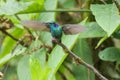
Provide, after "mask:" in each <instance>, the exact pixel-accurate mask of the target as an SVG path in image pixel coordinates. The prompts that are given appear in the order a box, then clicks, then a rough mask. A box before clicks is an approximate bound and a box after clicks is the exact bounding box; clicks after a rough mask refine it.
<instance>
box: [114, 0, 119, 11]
mask: <svg viewBox="0 0 120 80" xmlns="http://www.w3.org/2000/svg"><path fill="white" fill-rule="evenodd" d="M113 2H114V3H115V5H116V7H117V8H118V10H119V13H120V4H119V2H118V1H117V0H113Z"/></svg>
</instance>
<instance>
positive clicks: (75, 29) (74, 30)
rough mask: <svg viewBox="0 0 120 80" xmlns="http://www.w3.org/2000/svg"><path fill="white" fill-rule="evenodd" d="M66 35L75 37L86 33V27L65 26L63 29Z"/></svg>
mask: <svg viewBox="0 0 120 80" xmlns="http://www.w3.org/2000/svg"><path fill="white" fill-rule="evenodd" d="M62 29H63V32H64V34H66V35H69V34H71V35H73V34H78V33H81V32H84V31H85V30H86V28H85V26H81V25H77V24H65V25H63V27H62Z"/></svg>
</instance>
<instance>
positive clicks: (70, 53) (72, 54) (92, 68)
mask: <svg viewBox="0 0 120 80" xmlns="http://www.w3.org/2000/svg"><path fill="white" fill-rule="evenodd" d="M56 43H57V44H58V45H60V46H61V47H62V48H63V50H64V51H65V52H66V53H67V54H68V55H69V56H71V57H72V58H73V59H74V60H75V61H76V63H77V64H82V65H84V66H85V67H87V68H88V69H90V70H91V71H93V72H94V73H95V74H96V75H97V76H98V77H99V78H100V79H101V80H108V79H107V78H105V77H104V76H103V75H102V74H100V73H99V72H98V70H96V69H95V68H94V67H93V66H92V65H90V64H88V63H86V62H85V61H83V60H82V59H81V58H80V57H78V56H77V55H75V54H74V53H73V52H71V51H70V50H69V49H68V48H67V47H66V46H65V45H64V44H63V43H59V42H58V41H56Z"/></svg>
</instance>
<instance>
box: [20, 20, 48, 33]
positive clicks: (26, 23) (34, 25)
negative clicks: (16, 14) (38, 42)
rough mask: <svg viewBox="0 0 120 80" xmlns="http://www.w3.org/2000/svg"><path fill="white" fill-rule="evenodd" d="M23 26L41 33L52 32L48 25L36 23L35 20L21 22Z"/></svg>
mask: <svg viewBox="0 0 120 80" xmlns="http://www.w3.org/2000/svg"><path fill="white" fill-rule="evenodd" d="M21 23H22V25H23V26H25V27H28V28H32V29H34V30H39V31H50V28H49V26H48V25H47V23H44V22H40V21H34V20H26V21H21Z"/></svg>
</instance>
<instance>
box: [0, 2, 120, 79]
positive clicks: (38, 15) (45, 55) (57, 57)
mask: <svg viewBox="0 0 120 80" xmlns="http://www.w3.org/2000/svg"><path fill="white" fill-rule="evenodd" d="M102 1H104V0H101V1H100V0H95V1H94V0H0V20H1V19H2V18H7V19H10V20H11V21H12V23H13V24H14V26H13V27H12V28H11V29H8V30H5V31H7V32H8V33H9V34H10V35H12V36H14V37H15V38H17V39H18V40H21V39H22V38H23V37H25V38H30V37H26V35H27V34H28V31H27V30H26V29H25V28H24V27H23V25H21V23H20V21H21V20H38V21H41V22H53V21H55V22H57V23H59V24H60V25H62V24H65V23H76V24H83V25H84V26H86V28H87V29H86V31H84V32H83V33H80V34H78V35H63V36H62V42H63V43H64V44H65V45H66V46H67V47H68V48H69V49H70V50H72V51H73V52H74V53H75V54H76V55H78V56H79V57H81V58H82V59H83V60H84V61H86V62H87V63H89V64H91V65H93V66H95V67H96V68H97V69H98V70H99V71H100V72H101V73H102V74H103V75H104V76H105V77H107V78H108V79H109V80H116V79H118V80H119V79H120V77H119V76H120V74H119V73H120V65H119V62H120V57H119V56H120V52H119V48H120V46H119V45H120V41H119V39H120V38H119V36H118V35H119V30H120V28H119V27H120V15H119V13H120V11H119V10H118V8H117V7H116V5H115V4H114V3H113V2H112V0H109V1H106V2H102ZM118 1H119V2H120V0H118ZM104 3H106V4H105V5H104ZM119 4H120V3H119ZM59 9H60V10H61V12H56V10H59ZM71 9H72V10H73V12H72V11H71V12H69V10H71ZM49 10H53V12H49ZM62 10H63V12H62ZM65 10H66V11H65ZM74 10H76V12H74ZM77 10H78V11H77ZM80 10H81V11H80ZM82 10H83V11H82ZM86 19H87V20H86ZM81 21H83V23H81ZM1 24H2V23H1V22H0V26H1ZM0 30H1V31H2V29H1V27H0ZM31 33H32V35H33V36H34V37H35V40H31V38H30V40H29V39H28V41H24V40H23V41H24V42H25V43H28V44H29V46H28V47H25V46H23V45H21V44H20V43H19V42H17V41H15V40H13V39H12V38H10V37H9V36H8V35H5V34H3V33H2V32H0V71H1V72H3V75H4V77H3V80H99V79H98V78H96V77H95V75H94V73H93V72H91V71H90V70H89V69H87V68H86V67H85V66H82V65H75V64H73V61H72V59H71V57H69V56H67V54H65V53H64V51H63V50H62V48H61V47H60V46H58V45H56V46H55V47H54V48H52V49H51V50H49V48H46V47H40V46H42V45H48V46H49V47H51V46H52V42H51V40H52V37H51V34H50V33H48V32H42V31H40V32H39V31H33V30H31ZM116 36H117V37H116ZM116 40H117V41H116ZM116 44H117V45H116ZM96 45H97V49H95V47H96ZM111 46H112V47H111ZM116 47H117V48H116ZM116 63H117V64H116ZM116 65H117V70H116ZM111 74H115V75H111Z"/></svg>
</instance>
